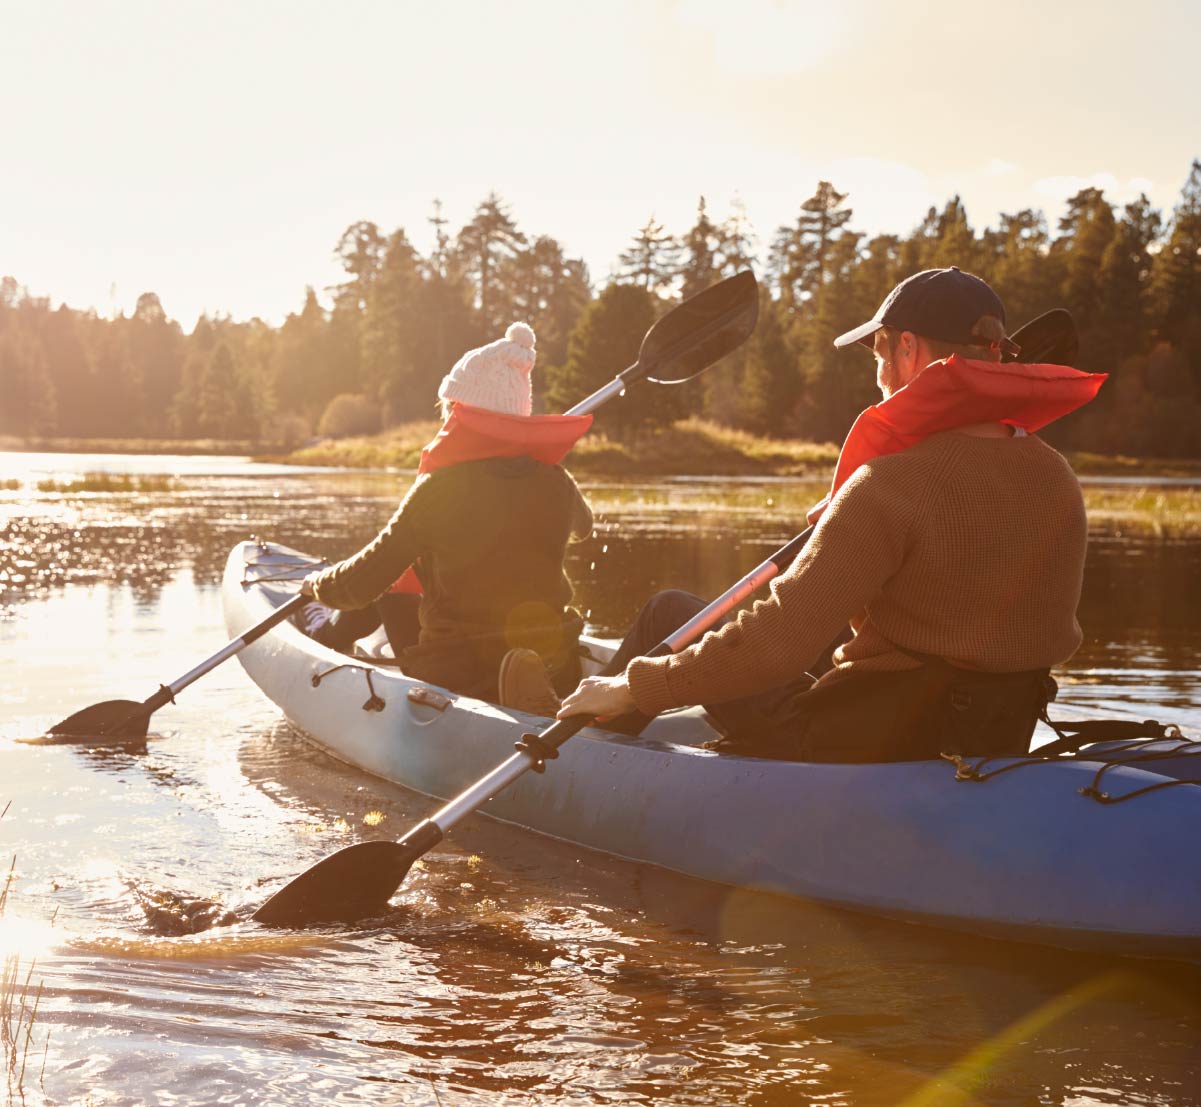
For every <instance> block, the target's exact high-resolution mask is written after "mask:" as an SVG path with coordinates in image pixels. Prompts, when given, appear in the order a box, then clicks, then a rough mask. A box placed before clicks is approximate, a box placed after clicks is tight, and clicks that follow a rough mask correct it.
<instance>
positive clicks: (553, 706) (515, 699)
mask: <svg viewBox="0 0 1201 1107" xmlns="http://www.w3.org/2000/svg"><path fill="white" fill-rule="evenodd" d="M497 687H498V688H499V692H500V704H501V706H502V707H512V708H514V709H515V710H517V711H524V712H526V713H527V714H530V715H541V716H542V717H543V718H547V719H553V718H554V717H555V713H556V712H557V711H558V710H559V704H560V700H559V697H558V696H557V695H555V689H554V686H553V685H552V684H551V682H550V676H549V675H548V673H547V671H546V666H545V665H544V664H543V663H542V658H541V657H539V656H538V654H537V653H535V652H534V651H533V650H527V649H515V650H510V651H509V652H508V653H507V654H505V656H504V657H503V658H502V659H501V662H500V675H499V676H498V677H497Z"/></svg>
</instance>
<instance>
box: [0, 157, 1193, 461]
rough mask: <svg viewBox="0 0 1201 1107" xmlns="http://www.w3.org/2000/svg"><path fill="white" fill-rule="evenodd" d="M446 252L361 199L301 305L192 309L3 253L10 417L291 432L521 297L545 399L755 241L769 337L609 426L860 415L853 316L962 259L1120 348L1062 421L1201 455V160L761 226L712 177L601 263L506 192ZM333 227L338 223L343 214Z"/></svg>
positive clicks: (431, 388) (844, 420) (1023, 305)
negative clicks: (691, 215) (189, 313)
mask: <svg viewBox="0 0 1201 1107" xmlns="http://www.w3.org/2000/svg"><path fill="white" fill-rule="evenodd" d="M430 222H431V223H432V224H433V228H434V232H435V235H434V246H433V248H432V250H431V251H430V253H429V254H428V255H426V256H423V255H422V254H421V253H419V252H418V251H417V250H416V249H415V248H414V247H413V246H412V244H411V243H410V241H409V238H408V237H407V236H406V234H405V231H404V230H403V229H397V230H394V231H392V232H390V233H386V232H384V231H382V230H381V229H380V228H379V227H378V226H376V225H375V224H374V223H370V222H359V223H355V224H353V225H352V226H350V227H348V228H347V229H346V230H345V232H344V233H343V234H342V236H341V238H340V239H338V241H337V243H336V247H335V256H336V258H337V259H338V261H339V262H340V265H341V268H342V270H343V273H344V279H343V280H342V281H341V283H339V284H337V285H336V286H335V287H332V288H330V289H326V290H323V292H324V295H323V296H321V297H319V296H318V295H317V293H316V292H315V291H314V290H313V289H311V288H310V289H308V290H307V291H306V293H305V295H304V298H303V303H302V304H301V306H300V309H299V310H298V311H297V312H295V313H294V314H291V315H289V316H288V317H287V319H286V320H285V321H284V322H283V323H282V325H280V326H278V327H274V326H270V325H268V324H267V323H264V322H263V321H261V320H259V319H251V320H249V321H247V322H237V321H234V320H232V319H230V318H228V317H222V316H215V317H208V316H202V317H201V318H200V319H199V320H198V321H197V322H196V324H195V326H194V328H193V329H192V331H191V332H190V333H185V332H184V330H183V329H182V328H181V326H180V325H179V323H178V322H176V321H174V320H172V319H169V318H168V317H167V316H166V314H165V313H164V311H163V308H162V306H161V304H160V302H159V298H158V296H157V295H156V294H155V293H154V292H146V293H144V294H143V295H142V296H141V297H140V298H139V299H138V302H137V306H136V308H135V310H134V311H133V313H132V314H130V315H128V316H126V315H123V314H117V315H116V316H115V317H112V318H108V317H103V316H101V315H98V314H97V313H95V312H94V311H80V310H75V309H72V308H70V307H68V306H66V305H63V306H60V307H58V308H53V307H52V306H51V304H50V301H49V300H48V299H46V298H40V297H35V296H31V295H30V294H29V293H28V292H27V291H26V290H25V289H24V288H23V287H22V286H21V285H20V283H19V281H18V279H17V278H16V277H4V278H3V279H0V434H3V435H8V436H16V437H20V438H22V439H33V438H38V439H46V438H56V437H62V438H76V439H79V438H117V439H135V438H153V439H158V440H162V439H179V440H195V439H225V440H231V441H233V440H236V441H239V442H258V443H264V444H268V443H269V444H272V445H274V446H276V447H282V448H291V447H294V446H296V445H299V444H301V443H303V442H305V441H306V440H308V439H310V438H312V437H313V436H315V435H321V436H342V435H347V434H368V433H373V432H375V431H378V430H382V429H386V428H387V427H389V426H392V425H395V424H399V423H404V422H409V421H413V420H419V419H421V420H428V419H431V418H433V417H434V405H435V393H436V390H437V386H438V382H439V380H440V379H441V377H442V375H443V374H444V373H445V372H446V371H447V370H448V369H449V368H450V366H451V365H452V364H453V363H454V362H455V361H456V360H457V359H458V357H459V356H460V355H461V354H462V353H463V352H464V351H465V350H467V349H468V348H470V347H473V346H477V345H480V344H482V343H484V342H487V341H491V340H492V339H495V338H498V337H500V336H501V335H502V334H503V332H504V329H505V327H506V325H507V324H508V323H509V322H511V321H512V320H516V319H520V320H525V321H527V322H529V323H530V324H531V326H533V328H534V330H535V332H536V333H537V336H538V367H537V369H536V370H535V389H536V394H537V407H536V410H544V411H559V410H563V409H564V408H566V407H568V406H570V405H571V404H573V403H575V402H577V401H578V400H580V399H582V398H583V397H584V396H585V395H587V394H588V393H589V392H591V391H592V390H593V389H595V388H596V387H598V386H599V385H600V384H602V383H604V382H605V381H607V380H609V379H610V378H611V377H612V375H613V374H614V373H615V372H617V371H618V370H620V369H622V368H624V367H625V366H626V365H628V364H630V363H631V362H632V361H633V360H634V358H635V356H636V354H637V349H638V345H639V342H640V341H641V337H642V335H643V333H644V332H645V331H646V329H647V327H648V326H650V324H651V323H652V322H653V321H654V319H655V318H656V317H658V316H659V315H661V314H662V313H663V312H664V311H665V310H667V309H668V308H669V307H670V306H672V305H673V304H675V303H678V302H679V301H680V300H681V299H682V298H684V297H687V296H689V295H691V294H692V293H694V292H696V291H698V290H700V289H702V288H704V287H706V286H708V285H709V284H711V283H712V282H714V281H715V280H718V279H719V278H721V277H723V276H726V275H729V274H731V273H733V272H736V271H738V270H740V269H743V268H746V267H752V268H754V269H755V271H756V273H757V275H758V276H759V278H760V283H761V289H762V293H761V295H762V305H761V312H760V322H759V326H758V328H757V331H756V333H755V335H754V336H753V338H752V339H751V341H750V342H748V343H747V344H746V345H745V346H744V347H743V348H742V349H740V350H739V351H738V352H737V353H735V354H734V355H732V356H731V358H730V359H729V363H728V364H727V365H725V366H724V367H723V368H722V369H721V370H719V371H716V372H712V373H709V374H707V375H706V376H705V377H704V378H702V381H700V382H697V384H696V385H695V386H691V387H687V388H680V389H647V390H645V391H644V392H642V393H641V394H640V400H639V402H638V403H637V404H633V403H630V404H622V403H615V404H611V405H609V406H608V407H606V408H605V409H603V410H602V411H601V413H600V414H599V416H598V426H599V427H601V428H603V429H604V430H605V431H606V432H607V433H608V434H610V435H612V436H615V437H619V438H627V439H628V438H632V437H636V436H638V435H642V434H648V433H650V434H653V433H654V432H655V430H656V428H657V427H661V426H664V425H666V424H668V423H670V422H672V421H674V420H676V419H679V418H683V417H687V416H691V415H700V416H703V417H704V418H706V419H709V420H712V421H714V422H716V423H719V424H723V425H726V426H731V427H737V428H742V429H746V430H750V431H753V432H755V433H758V434H765V435H771V436H777V437H794V438H803V439H811V440H815V441H840V440H841V439H842V438H843V436H844V435H845V434H846V431H847V429H848V428H849V426H850V424H851V422H852V420H853V418H854V416H855V414H856V413H857V412H858V411H860V410H861V409H862V408H863V407H865V406H866V405H868V404H870V403H873V402H875V401H876V400H878V399H879V396H878V393H877V392H876V389H875V379H874V372H873V371H872V361H871V358H870V356H869V355H868V354H867V353H866V352H865V351H863V350H862V349H859V348H855V349H852V350H845V351H836V350H835V349H834V348H833V346H832V345H831V340H832V339H833V337H834V336H835V335H837V334H839V333H841V332H842V331H844V330H847V329H848V328H850V327H852V326H854V325H856V324H858V323H860V322H863V321H864V320H866V319H868V318H870V317H871V316H872V315H873V314H874V312H875V310H876V308H877V306H878V305H879V303H880V301H881V299H883V297H884V295H885V294H886V293H887V292H888V290H889V289H890V288H891V287H892V286H893V285H894V284H895V283H896V282H897V281H898V280H900V279H902V278H903V277H905V276H908V275H909V274H911V273H914V272H917V271H918V270H921V269H928V268H931V267H939V266H947V265H958V266H960V267H961V268H963V269H966V270H969V271H971V272H974V273H977V274H979V275H980V276H982V277H984V278H985V279H986V280H988V281H989V282H990V283H991V284H992V285H993V286H994V287H995V288H996V289H997V291H998V292H999V293H1000V294H1001V296H1002V298H1003V299H1004V301H1005V303H1006V307H1007V310H1008V312H1009V326H1010V330H1011V331H1012V330H1014V329H1016V328H1017V327H1018V326H1019V325H1020V324H1022V323H1023V322H1025V321H1027V320H1028V319H1031V318H1033V317H1034V316H1036V315H1038V314H1041V313H1042V312H1043V311H1046V310H1047V309H1048V308H1051V307H1059V306H1063V307H1067V308H1069V309H1070V310H1071V311H1072V312H1073V314H1074V316H1075V318H1076V321H1077V324H1078V326H1079V329H1080V338H1081V348H1080V356H1079V358H1078V360H1077V365H1078V366H1079V367H1080V368H1082V369H1088V370H1091V371H1099V372H1105V373H1109V374H1111V378H1110V381H1109V382H1108V384H1107V385H1106V387H1105V388H1104V389H1102V391H1101V394H1100V398H1099V399H1098V400H1097V401H1096V402H1095V403H1094V404H1092V405H1090V406H1089V407H1088V408H1087V409H1085V410H1084V411H1082V412H1080V413H1078V414H1077V415H1074V416H1072V417H1071V418H1070V419H1068V420H1065V422H1064V425H1063V427H1062V428H1057V429H1056V433H1055V435H1054V436H1053V439H1052V440H1053V441H1055V442H1056V444H1057V445H1060V446H1064V447H1070V448H1073V449H1081V450H1090V451H1095V452H1098V453H1106V454H1126V455H1133V456H1143V457H1165V458H1166V457H1195V456H1201V435H1198V434H1197V432H1196V428H1197V426H1198V425H1201V160H1197V161H1194V162H1193V164H1192V167H1191V170H1190V172H1189V174H1188V176H1187V179H1186V181H1185V183H1184V186H1183V188H1182V190H1181V193H1180V197H1179V201H1178V203H1177V204H1176V206H1175V207H1174V209H1173V210H1172V211H1171V212H1167V213H1165V212H1161V211H1158V210H1156V209H1155V208H1153V207H1152V205H1151V203H1150V202H1149V201H1148V199H1147V198H1146V196H1145V195H1144V196H1140V197H1139V199H1137V200H1136V201H1134V202H1132V203H1128V204H1126V205H1124V206H1118V205H1115V204H1114V203H1112V202H1110V201H1109V200H1108V199H1107V198H1106V196H1105V195H1104V193H1103V192H1102V191H1101V190H1099V189H1096V188H1085V189H1082V190H1081V191H1079V192H1077V193H1076V195H1074V196H1073V197H1071V199H1070V200H1069V202H1068V204H1067V209H1066V212H1065V214H1064V215H1063V217H1062V218H1061V219H1060V220H1059V221H1058V224H1057V225H1056V226H1054V227H1051V226H1049V225H1048V223H1047V219H1046V218H1045V216H1044V215H1043V213H1042V212H1040V211H1037V210H1033V209H1027V210H1024V211H1019V212H1016V213H1014V214H1005V215H1002V216H1001V217H1000V218H999V221H998V223H997V225H996V226H995V227H987V228H984V229H977V228H974V227H973V226H972V225H971V223H970V222H969V221H968V214H967V212H966V211H965V210H964V207H963V204H962V203H961V202H960V199H959V198H958V197H954V198H952V199H951V200H949V201H948V202H947V203H946V205H945V206H944V207H943V208H942V209H941V210H939V209H937V208H931V209H930V210H929V212H928V213H927V215H926V217H925V218H924V219H923V220H922V222H921V223H920V224H919V225H918V226H917V227H915V228H913V229H912V230H911V231H910V232H909V233H908V234H905V235H898V234H879V235H876V236H874V237H867V236H865V235H864V234H862V233H860V232H858V231H856V230H855V229H854V207H853V198H852V197H850V196H848V195H847V194H846V193H843V192H839V191H838V190H837V189H836V188H835V187H834V185H833V184H831V183H829V182H826V181H822V182H820V183H819V184H818V186H817V189H816V191H815V192H814V193H813V195H812V196H810V197H809V198H808V199H806V200H805V201H804V202H803V203H801V204H800V205H799V207H798V209H797V214H796V218H795V221H793V222H792V223H790V224H788V225H786V226H781V227H779V228H777V229H776V230H775V231H774V233H772V234H771V236H770V239H767V240H760V239H759V238H758V236H757V235H756V233H755V231H754V229H753V228H752V227H751V225H750V224H749V222H748V220H747V218H746V215H745V213H744V212H743V211H742V209H741V208H740V207H739V206H737V205H735V206H734V207H733V208H732V210H731V213H730V214H729V215H728V216H726V217H724V218H721V219H715V218H714V217H712V216H711V214H710V211H709V208H708V206H707V205H706V202H705V200H704V199H703V198H702V199H701V200H700V201H699V203H698V204H697V208H696V217H695V222H694V223H693V225H692V226H691V227H690V228H688V229H687V230H686V231H684V233H682V234H672V233H670V232H669V231H668V230H666V229H665V228H664V227H663V226H662V225H661V224H660V223H658V222H657V221H656V220H655V219H654V218H653V217H652V218H650V219H648V220H647V222H646V223H645V225H644V226H642V227H641V228H640V229H638V230H637V231H636V232H635V233H634V234H633V235H632V237H631V240H630V242H629V245H628V248H627V249H625V250H624V251H623V252H622V253H621V254H620V256H619V257H618V258H617V259H615V262H614V266H613V269H612V277H611V280H610V282H609V283H608V284H607V285H606V286H604V287H598V286H597V285H596V284H595V283H594V282H593V280H592V278H591V276H590V274H589V272H588V270H587V267H586V266H585V265H584V263H583V262H582V261H581V260H579V259H578V258H572V257H569V256H567V254H565V252H564V250H563V248H562V246H561V245H560V244H559V243H558V242H557V241H556V240H555V239H554V238H552V237H550V236H548V235H538V234H533V233H529V232H527V231H524V230H523V229H521V228H520V227H519V225H518V222H517V220H516V218H515V216H514V215H513V213H512V212H511V211H510V210H509V209H508V206H507V205H506V204H505V202H504V201H503V200H502V199H501V198H500V197H499V196H497V195H495V194H491V195H489V196H488V197H487V198H486V199H484V200H483V201H482V202H481V203H480V205H479V206H478V208H477V209H476V211H475V213H474V215H473V217H472V219H471V221H470V222H469V223H467V225H466V226H464V227H462V228H461V229H459V230H458V231H457V233H454V232H453V231H452V230H451V229H450V228H449V227H448V224H447V220H446V219H445V218H443V216H442V213H441V209H440V205H438V204H437V203H435V205H434V212H433V214H432V216H431V218H430ZM331 237H332V235H331Z"/></svg>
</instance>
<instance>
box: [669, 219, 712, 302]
mask: <svg viewBox="0 0 1201 1107" xmlns="http://www.w3.org/2000/svg"><path fill="white" fill-rule="evenodd" d="M721 246H722V239H721V230H720V228H719V227H718V226H717V224H716V223H714V222H713V220H712V219H710V218H709V212H708V210H707V208H706V205H705V198H704V197H703V196H702V197H700V199H699V200H698V201H697V205H696V222H695V223H694V224H693V225H692V227H691V228H690V229H689V230H688V231H686V232H685V233H684V235H683V236H682V237H681V239H680V252H679V263H678V268H677V270H676V272H677V273H678V274H679V277H680V298H681V299H682V300H687V299H688V297H689V296H694V295H696V293H698V292H700V291H702V290H703V289H706V288H708V287H709V286H710V285H711V284H715V283H716V282H717V278H718V273H719V272H720V268H721Z"/></svg>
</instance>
